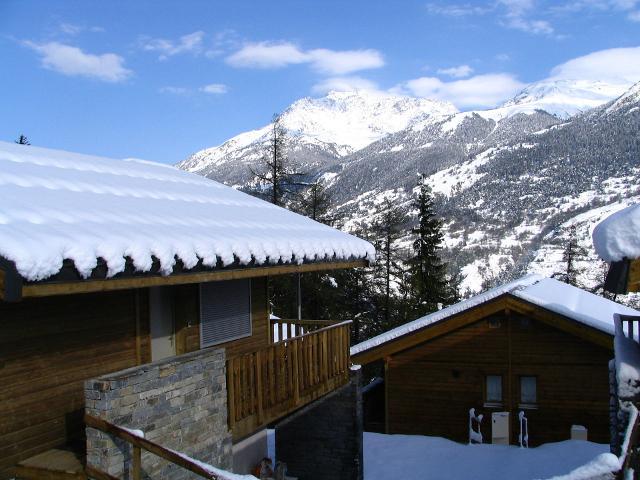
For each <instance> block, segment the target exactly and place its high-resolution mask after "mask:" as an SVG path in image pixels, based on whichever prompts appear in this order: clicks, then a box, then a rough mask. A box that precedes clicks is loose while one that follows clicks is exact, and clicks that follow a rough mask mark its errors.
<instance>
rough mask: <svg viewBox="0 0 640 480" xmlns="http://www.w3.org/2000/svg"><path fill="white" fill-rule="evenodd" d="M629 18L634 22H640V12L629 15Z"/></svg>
mask: <svg viewBox="0 0 640 480" xmlns="http://www.w3.org/2000/svg"><path fill="white" fill-rule="evenodd" d="M627 18H628V19H629V20H631V21H632V22H640V10H637V11H635V12H631V13H629V15H627Z"/></svg>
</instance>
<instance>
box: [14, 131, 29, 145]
mask: <svg viewBox="0 0 640 480" xmlns="http://www.w3.org/2000/svg"><path fill="white" fill-rule="evenodd" d="M16 143H17V144H18V145H31V143H30V142H29V139H28V138H27V137H26V135H23V134H20V136H19V137H18V139H17V140H16Z"/></svg>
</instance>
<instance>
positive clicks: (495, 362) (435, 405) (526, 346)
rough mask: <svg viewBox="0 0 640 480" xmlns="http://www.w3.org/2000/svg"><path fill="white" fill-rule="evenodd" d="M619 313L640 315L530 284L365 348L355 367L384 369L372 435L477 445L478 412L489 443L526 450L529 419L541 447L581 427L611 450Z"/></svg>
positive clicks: (548, 283)
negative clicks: (612, 364) (522, 438)
mask: <svg viewBox="0 0 640 480" xmlns="http://www.w3.org/2000/svg"><path fill="white" fill-rule="evenodd" d="M614 313H619V314H626V315H633V314H637V312H635V311H634V310H632V309H629V308H627V307H624V306H622V305H619V304H616V303H614V302H611V301H609V300H606V299H604V298H602V297H598V296H596V295H593V294H590V293H587V292H584V291H582V290H580V289H578V288H575V287H573V286H570V285H567V284H565V283H561V282H558V281H556V280H553V279H547V278H542V277H540V276H537V275H530V276H527V277H524V278H522V279H520V280H517V281H514V282H511V283H508V284H506V285H503V286H501V287H498V288H495V289H493V290H489V291H488V292H485V293H483V294H481V295H478V296H476V297H472V298H470V299H468V300H466V301H463V302H460V303H458V304H456V305H452V306H450V307H447V308H444V309H442V310H440V311H438V312H435V313H433V314H430V315H427V316H426V317H424V318H421V319H418V320H416V321H414V322H411V323H408V324H406V325H403V326H401V327H398V328H396V329H395V330H391V331H390V332H387V333H385V334H382V335H380V336H378V337H374V338H372V339H370V340H367V341H365V342H363V343H361V344H358V345H356V346H354V347H352V349H351V357H352V359H353V361H354V362H355V363H360V364H364V365H367V364H375V363H376V362H379V363H382V364H383V365H384V382H383V383H382V384H381V386H380V387H379V388H378V393H376V387H375V386H374V387H372V388H371V390H370V391H369V392H368V393H367V397H368V398H367V397H365V430H366V429H370V428H373V429H378V430H382V431H384V432H386V433H401V434H420V435H433V436H441V437H446V438H449V439H452V440H456V441H460V442H468V441H470V440H469V438H470V434H469V428H470V427H469V426H470V410H471V409H474V411H475V415H479V414H482V415H483V417H484V418H483V421H482V422H481V424H480V432H481V433H482V436H483V439H484V442H486V443H491V442H498V443H511V444H518V443H519V434H520V431H521V430H520V428H521V427H520V419H519V417H520V412H524V416H525V417H526V419H527V421H528V430H529V431H528V440H529V444H530V445H531V446H535V445H539V444H542V443H547V442H556V441H561V440H567V439H569V438H570V435H571V434H570V432H571V430H572V427H573V426H581V427H585V428H586V429H587V432H588V439H589V440H592V441H595V442H602V443H606V442H608V441H609V369H608V363H609V361H610V359H611V358H612V355H613V335H614V331H615V329H614V322H613V314H614ZM376 397H377V398H378V401H376ZM498 412H507V413H508V414H509V415H508V417H507V416H506V415H504V414H498ZM494 414H496V415H494ZM505 418H508V420H501V419H505ZM500 427H502V430H501V428H500ZM474 428H475V421H474ZM574 430H575V431H580V432H583V431H584V430H582V429H581V428H577V429H575V428H574ZM578 435H579V434H578Z"/></svg>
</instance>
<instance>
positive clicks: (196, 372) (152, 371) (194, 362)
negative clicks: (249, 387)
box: [85, 349, 232, 480]
mask: <svg viewBox="0 0 640 480" xmlns="http://www.w3.org/2000/svg"><path fill="white" fill-rule="evenodd" d="M85 401H86V411H87V413H88V414H90V415H94V416H96V417H99V418H102V419H104V420H107V421H109V422H111V423H114V424H116V425H118V426H121V427H126V428H130V429H138V430H142V431H143V432H144V435H145V438H147V439H148V440H151V441H153V442H155V443H158V444H160V445H162V446H164V447H167V448H171V449H174V450H177V451H179V452H182V453H185V454H187V455H189V456H191V457H193V458H196V459H198V460H200V461H203V462H206V463H208V464H210V465H213V466H215V467H219V468H222V469H225V470H230V469H231V467H232V453H231V433H230V432H229V430H228V426H227V391H226V377H225V354H224V350H223V349H206V350H201V351H198V352H193V353H188V354H186V355H181V356H178V357H171V358H169V359H165V360H161V361H158V362H154V363H150V364H147V365H143V366H140V367H135V368H130V369H127V370H122V371H120V372H116V373H113V374H109V375H105V376H102V377H99V378H97V379H93V380H89V381H87V382H86V383H85ZM87 462H88V464H89V465H91V466H93V467H96V468H98V469H100V470H102V471H104V472H107V473H109V474H111V475H114V476H116V477H118V478H123V479H129V478H131V472H130V468H131V447H130V445H129V444H127V443H126V442H123V441H121V440H119V439H115V441H114V439H113V438H112V437H111V436H109V435H107V434H104V433H102V432H100V431H98V430H95V429H92V428H88V429H87ZM142 467H143V470H144V478H163V479H171V480H174V479H175V480H182V479H187V478H200V477H198V476H196V475H194V474H191V473H190V472H188V471H187V470H184V469H182V468H180V467H177V466H175V465H171V464H168V463H167V462H165V461H164V460H162V459H160V458H158V457H157V456H155V455H153V454H151V453H149V452H145V451H143V454H142Z"/></svg>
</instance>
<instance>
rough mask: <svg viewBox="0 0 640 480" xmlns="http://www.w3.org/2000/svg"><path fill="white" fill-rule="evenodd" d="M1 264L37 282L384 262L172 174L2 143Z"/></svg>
mask: <svg viewBox="0 0 640 480" xmlns="http://www.w3.org/2000/svg"><path fill="white" fill-rule="evenodd" d="M0 257H4V258H5V259H8V260H10V261H13V262H15V264H16V268H17V269H18V272H19V273H20V274H21V275H22V276H23V277H24V278H26V279H28V280H42V279H45V278H47V277H49V276H51V275H54V274H56V273H58V271H59V270H60V269H61V268H62V264H63V260H65V259H69V260H72V261H73V262H74V265H75V267H76V269H77V270H78V272H79V273H80V275H82V276H83V277H87V276H88V275H90V274H91V271H92V270H93V269H94V268H95V267H96V265H97V263H98V259H99V258H101V259H103V260H104V261H105V262H106V264H107V267H108V276H113V275H115V274H117V273H119V272H122V271H123V270H124V269H125V265H126V264H125V261H126V258H127V257H128V258H131V260H132V261H133V265H134V267H135V268H136V270H138V271H149V270H150V269H151V268H152V266H153V260H154V258H156V259H157V260H158V261H159V263H160V270H161V272H162V273H163V274H169V273H171V271H172V269H173V267H174V265H175V263H176V259H180V260H181V261H182V263H183V264H184V265H185V267H186V268H193V267H195V266H196V265H197V264H198V262H200V261H201V262H202V263H203V264H204V265H205V266H210V267H215V266H216V265H217V262H218V260H220V261H222V263H223V265H229V264H233V263H234V262H235V261H236V260H237V261H239V262H240V263H241V264H248V263H249V262H251V261H255V263H256V264H266V263H277V262H278V261H282V262H285V263H288V262H297V263H301V262H302V261H303V260H305V259H306V260H309V261H317V260H322V259H327V260H331V259H348V258H365V257H368V258H369V259H371V260H374V259H375V250H374V248H373V246H372V245H371V244H369V243H368V242H365V241H364V240H360V239H358V238H356V237H353V236H351V235H348V234H346V233H343V232H340V231H339V230H336V229H333V228H330V227H327V226H325V225H322V224H320V223H317V222H314V221H312V220H310V219H308V218H306V217H303V216H301V215H297V214H295V213H293V212H289V211H288V210H285V209H284V208H280V207H276V206H274V205H272V204H270V203H267V202H264V201H262V200H259V199H256V198H254V197H251V196H249V195H246V194H244V193H242V192H238V191H237V190H234V189H233V188H230V187H227V186H225V185H222V184H220V183H218V182H215V181H213V180H208V179H206V178H203V177H200V176H198V175H195V174H191V173H187V172H184V171H181V170H178V169H176V168H174V167H170V166H168V165H162V164H157V163H153V162H148V161H142V160H116V159H109V158H102V157H94V156H89V155H80V154H76V153H70V152H64V151H60V150H49V149H44V148H37V147H31V146H25V145H16V144H13V143H5V142H0Z"/></svg>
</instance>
